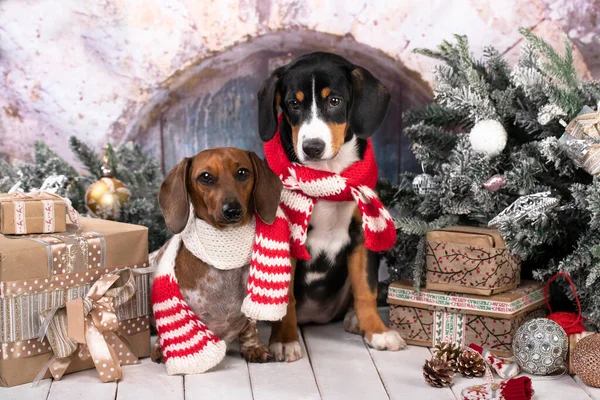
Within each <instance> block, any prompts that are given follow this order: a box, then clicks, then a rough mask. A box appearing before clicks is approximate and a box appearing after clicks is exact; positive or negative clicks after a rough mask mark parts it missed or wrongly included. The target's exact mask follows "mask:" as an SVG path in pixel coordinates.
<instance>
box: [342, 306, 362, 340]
mask: <svg viewBox="0 0 600 400" xmlns="http://www.w3.org/2000/svg"><path fill="white" fill-rule="evenodd" d="M344 330H345V331H346V332H350V333H355V334H357V335H358V334H359V333H360V328H359V327H358V318H357V317H356V312H355V311H354V310H350V311H348V312H347V313H346V315H345V316H344Z"/></svg>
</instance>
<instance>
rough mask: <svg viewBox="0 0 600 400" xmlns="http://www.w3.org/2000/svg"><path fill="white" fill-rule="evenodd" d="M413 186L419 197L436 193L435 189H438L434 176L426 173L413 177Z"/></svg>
mask: <svg viewBox="0 0 600 400" xmlns="http://www.w3.org/2000/svg"><path fill="white" fill-rule="evenodd" d="M412 187H413V190H414V191H415V193H416V194H417V195H419V197H426V196H429V195H431V194H433V193H435V190H436V189H437V185H436V184H435V181H434V180H433V176H431V175H429V174H426V173H422V174H421V175H417V176H416V177H415V179H413V182H412Z"/></svg>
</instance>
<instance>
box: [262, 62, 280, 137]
mask: <svg viewBox="0 0 600 400" xmlns="http://www.w3.org/2000/svg"><path fill="white" fill-rule="evenodd" d="M282 72H283V67H280V68H277V69H276V70H275V71H273V73H272V74H271V76H269V77H268V78H267V79H265V81H264V82H263V84H262V86H261V87H260V89H259V91H258V93H257V97H258V133H260V137H261V139H262V140H263V142H268V141H269V140H271V139H272V138H273V136H274V135H275V132H276V131H277V109H278V108H279V103H280V102H281V94H280V93H279V91H278V86H279V85H278V83H279V78H280V77H281V73H282Z"/></svg>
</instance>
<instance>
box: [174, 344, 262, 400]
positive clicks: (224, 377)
mask: <svg viewBox="0 0 600 400" xmlns="http://www.w3.org/2000/svg"><path fill="white" fill-rule="evenodd" d="M185 398H186V399H188V400H196V399H202V400H211V399H215V400H218V399H240V400H246V399H247V400H252V388H251V386H250V378H249V375H248V366H247V363H246V360H244V359H243V358H242V357H241V356H240V351H239V345H238V343H237V342H235V343H232V344H230V345H229V348H228V349H227V355H226V356H225V358H224V359H223V361H222V362H221V363H220V364H219V365H217V366H216V367H215V368H214V369H212V370H210V371H207V372H205V373H204V374H199V375H187V376H186V377H185Z"/></svg>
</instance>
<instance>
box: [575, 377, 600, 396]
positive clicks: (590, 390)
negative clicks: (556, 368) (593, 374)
mask: <svg viewBox="0 0 600 400" xmlns="http://www.w3.org/2000/svg"><path fill="white" fill-rule="evenodd" d="M573 379H575V382H577V384H578V385H579V387H581V388H582V389H583V390H585V391H586V393H587V394H589V395H590V397H591V398H592V399H594V400H600V388H595V387H591V386H588V385H586V384H585V383H583V382H582V380H581V378H580V377H578V376H574V377H573Z"/></svg>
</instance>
